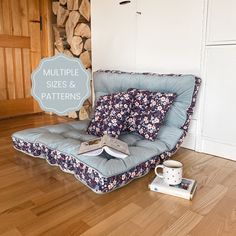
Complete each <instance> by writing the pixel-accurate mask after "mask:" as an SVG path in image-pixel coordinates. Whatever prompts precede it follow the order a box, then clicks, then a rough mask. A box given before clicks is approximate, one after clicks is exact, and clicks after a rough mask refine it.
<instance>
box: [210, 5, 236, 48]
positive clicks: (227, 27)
mask: <svg viewBox="0 0 236 236" xmlns="http://www.w3.org/2000/svg"><path fill="white" fill-rule="evenodd" d="M208 9H209V10H208V33H207V44H208V45H209V44H233V43H234V44H236V1H235V0H221V1H220V0H218V1H217V0H209V7H208Z"/></svg>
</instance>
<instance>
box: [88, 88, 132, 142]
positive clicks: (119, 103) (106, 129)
mask: <svg viewBox="0 0 236 236" xmlns="http://www.w3.org/2000/svg"><path fill="white" fill-rule="evenodd" d="M132 101H133V96H132V95H131V94H129V93H125V92H121V93H116V94H109V95H104V96H101V97H100V98H99V100H98V101H97V104H96V107H95V114H94V117H93V119H92V120H91V122H90V124H89V126H88V129H87V132H88V134H92V135H95V136H99V137H100V136H103V135H104V134H108V135H111V136H113V137H118V136H119V135H120V133H121V131H123V130H125V128H126V127H125V124H126V119H127V117H128V116H129V115H130V111H131V106H132Z"/></svg>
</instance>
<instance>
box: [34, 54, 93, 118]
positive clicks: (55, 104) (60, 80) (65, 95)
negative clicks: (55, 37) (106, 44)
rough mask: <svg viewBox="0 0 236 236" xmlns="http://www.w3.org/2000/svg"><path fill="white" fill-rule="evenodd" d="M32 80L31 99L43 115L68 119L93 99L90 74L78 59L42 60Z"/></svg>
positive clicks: (61, 57) (51, 58) (53, 58)
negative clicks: (36, 103)
mask: <svg viewBox="0 0 236 236" xmlns="http://www.w3.org/2000/svg"><path fill="white" fill-rule="evenodd" d="M31 79H32V96H33V97H34V98H35V99H36V100H37V101H38V103H39V105H40V107H41V109H42V110H44V111H49V112H54V113H56V114H58V115H66V114H67V113H68V112H70V111H78V110H79V109H80V108H81V107H82V105H83V103H84V101H85V100H86V99H87V98H88V97H89V96H90V82H89V73H88V72H87V71H86V69H85V68H84V66H83V64H82V63H81V61H80V59H79V58H74V57H68V56H66V55H64V54H58V55H56V56H53V57H50V58H45V59H42V60H41V62H40V64H39V66H38V67H37V69H36V70H35V71H34V72H33V73H32V76H31Z"/></svg>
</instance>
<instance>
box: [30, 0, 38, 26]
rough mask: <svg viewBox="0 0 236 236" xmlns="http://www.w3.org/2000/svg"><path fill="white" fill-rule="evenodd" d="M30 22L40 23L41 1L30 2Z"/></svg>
mask: <svg viewBox="0 0 236 236" xmlns="http://www.w3.org/2000/svg"><path fill="white" fill-rule="evenodd" d="M28 8H29V11H28V12H29V20H30V21H38V22H39V21H40V14H39V0H28Z"/></svg>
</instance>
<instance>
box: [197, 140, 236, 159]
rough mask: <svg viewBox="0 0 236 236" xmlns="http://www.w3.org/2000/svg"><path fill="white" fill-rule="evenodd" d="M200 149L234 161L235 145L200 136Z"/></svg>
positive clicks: (235, 156) (235, 154)
mask: <svg viewBox="0 0 236 236" xmlns="http://www.w3.org/2000/svg"><path fill="white" fill-rule="evenodd" d="M201 151H202V152H204V153H208V154H211V155H215V156H219V157H223V158H226V159H230V160H233V161H236V146H235V145H232V144H227V143H220V142H219V141H217V140H214V139H210V138H207V137H202V148H201Z"/></svg>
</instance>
